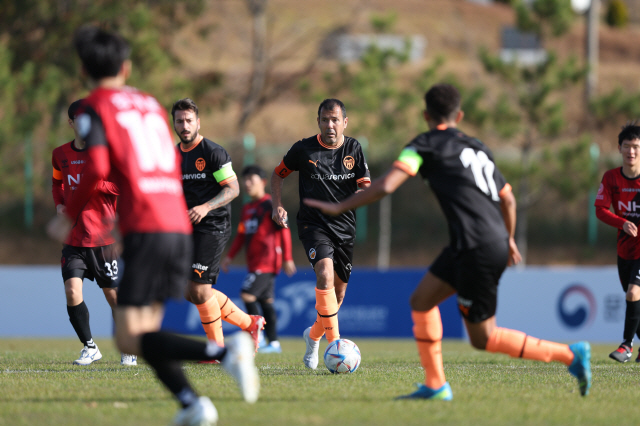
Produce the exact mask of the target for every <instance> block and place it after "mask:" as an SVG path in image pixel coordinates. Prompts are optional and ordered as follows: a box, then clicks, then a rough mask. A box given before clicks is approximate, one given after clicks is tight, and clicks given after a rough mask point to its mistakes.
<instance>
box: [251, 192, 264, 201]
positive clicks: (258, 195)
mask: <svg viewBox="0 0 640 426" xmlns="http://www.w3.org/2000/svg"><path fill="white" fill-rule="evenodd" d="M264 194H266V192H264V191H262V193H260V194H255V195H254V196H252V197H251V201H259V200H262V197H264Z"/></svg>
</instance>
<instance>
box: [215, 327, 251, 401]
mask: <svg viewBox="0 0 640 426" xmlns="http://www.w3.org/2000/svg"><path fill="white" fill-rule="evenodd" d="M226 344H227V345H226V348H227V353H226V354H225V356H224V358H223V359H222V366H223V367H224V369H225V370H226V371H227V373H229V374H230V375H231V376H232V377H233V378H234V379H236V381H237V382H238V386H239V387H240V392H241V393H242V397H243V398H244V400H245V401H247V402H248V403H250V404H253V403H254V402H256V401H257V400H258V394H259V393H260V377H259V376H258V369H257V368H256V366H255V364H254V361H253V359H254V354H255V350H254V347H253V346H254V345H253V341H252V340H251V336H249V334H248V333H245V332H244V331H240V332H238V333H235V334H234V335H233V336H231V337H230V338H229V339H228V340H227V342H226Z"/></svg>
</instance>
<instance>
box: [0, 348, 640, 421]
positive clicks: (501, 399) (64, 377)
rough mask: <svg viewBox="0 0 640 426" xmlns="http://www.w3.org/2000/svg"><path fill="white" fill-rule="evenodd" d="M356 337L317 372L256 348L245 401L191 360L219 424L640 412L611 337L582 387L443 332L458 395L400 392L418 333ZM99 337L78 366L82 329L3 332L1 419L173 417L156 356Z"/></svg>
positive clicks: (224, 379) (557, 367)
mask: <svg viewBox="0 0 640 426" xmlns="http://www.w3.org/2000/svg"><path fill="white" fill-rule="evenodd" d="M354 340H355V341H356V343H358V346H359V347H360V350H361V351H362V355H363V356H362V365H361V367H360V368H359V369H358V371H357V372H356V373H354V374H351V375H332V374H330V373H329V372H328V371H327V370H326V369H325V368H324V365H322V361H320V362H321V366H319V367H318V370H316V371H310V370H307V369H305V368H304V366H303V364H302V362H301V357H302V353H303V352H304V343H303V342H302V339H285V340H283V341H282V343H283V349H284V351H283V353H282V354H279V355H271V354H269V355H266V354H258V355H257V358H256V363H257V365H258V368H259V370H260V375H261V380H262V390H261V395H260V400H259V401H258V402H257V403H256V404H254V405H249V404H246V403H244V402H242V399H241V397H240V394H239V391H238V390H237V388H236V385H235V383H234V382H233V381H232V380H231V379H230V378H229V377H228V376H227V375H225V374H224V373H223V371H222V369H221V367H220V366H215V365H197V364H194V363H189V364H186V366H185V369H186V372H187V374H188V376H189V377H190V378H191V379H192V381H193V383H194V384H195V386H196V388H197V390H198V391H199V392H200V393H201V394H204V395H208V396H210V397H211V399H212V400H213V402H214V404H215V405H216V407H217V409H218V412H219V414H220V421H219V423H218V424H219V425H221V426H227V425H228V426H232V425H311V426H313V425H328V424H331V425H337V426H342V425H397V426H400V425H418V424H420V425H427V424H428V425H474V426H476V425H510V426H512V425H626V424H636V423H637V421H638V419H637V415H638V414H640V407H639V406H638V399H639V398H640V386H639V384H640V383H639V381H640V374H639V373H640V365H637V364H635V363H634V362H629V363H627V364H622V365H620V364H617V363H614V362H613V361H611V360H609V359H608V357H607V354H608V353H609V351H610V350H611V349H612V348H611V347H610V346H594V347H593V364H592V368H593V387H592V389H591V393H590V395H589V396H587V397H585V398H583V397H581V396H580V393H579V392H578V386H577V383H576V380H575V379H574V378H573V377H572V376H570V375H569V374H568V373H567V371H566V367H565V366H564V365H561V364H544V363H536V362H530V361H523V360H519V359H517V360H516V359H511V358H508V357H507V356H504V355H493V354H488V353H484V352H479V351H476V350H473V349H472V348H471V347H470V346H469V345H468V344H466V343H464V342H458V341H445V342H444V344H443V354H444V360H445V372H446V374H447V379H448V380H449V382H450V383H451V386H452V388H453V395H454V399H453V401H451V402H442V401H394V399H393V398H394V397H395V396H397V395H401V394H405V393H409V392H412V391H413V390H414V388H413V383H415V382H421V381H422V379H423V375H422V369H421V367H420V365H419V363H418V357H417V351H416V349H415V345H414V342H413V341H412V340H404V339H402V340H380V339H354ZM97 343H98V344H99V345H100V350H101V352H102V354H103V359H102V361H100V362H98V363H95V364H93V365H91V366H89V367H77V366H73V365H71V361H72V360H73V359H75V358H76V357H77V355H78V353H79V350H80V349H81V348H80V347H79V343H78V341H77V340H74V339H64V340H62V339H61V340H17V339H2V340H0V425H2V426H5V425H11V426H13V425H66V426H76V425H77V426H86V425H91V426H102V425H118V426H129V425H130V426H134V425H135V426H152V425H153V426H157V425H165V424H169V423H170V420H171V419H172V418H173V416H174V414H175V413H176V411H177V408H178V407H177V404H176V402H175V401H174V400H173V399H172V397H171V396H170V394H169V393H168V392H167V391H166V390H165V389H164V388H163V387H162V386H160V385H159V384H158V383H157V382H156V379H155V377H154V375H153V373H152V371H151V370H150V369H149V367H148V366H146V365H145V364H144V363H140V365H138V366H137V367H130V368H126V367H121V366H120V363H119V361H120V357H119V354H118V353H117V352H116V350H115V348H114V347H113V345H112V343H111V341H109V340H100V339H98V340H97ZM325 346H326V345H325V344H324V343H323V344H322V345H321V350H324V347H325Z"/></svg>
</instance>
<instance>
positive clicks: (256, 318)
mask: <svg viewBox="0 0 640 426" xmlns="http://www.w3.org/2000/svg"><path fill="white" fill-rule="evenodd" d="M249 316H250V317H251V325H250V326H249V327H248V328H247V329H246V330H244V331H246V332H247V333H249V334H250V335H251V337H252V338H253V345H254V346H255V349H254V353H255V352H257V351H258V347H259V346H260V331H261V330H264V325H265V324H266V321H265V320H264V317H261V316H260V315H249Z"/></svg>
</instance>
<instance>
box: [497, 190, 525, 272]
mask: <svg viewBox="0 0 640 426" xmlns="http://www.w3.org/2000/svg"><path fill="white" fill-rule="evenodd" d="M500 210H501V211H502V217H503V218H504V224H505V227H506V228H507V232H509V260H508V263H507V264H508V265H509V266H512V265H517V264H518V263H520V262H522V255H521V254H520V250H518V246H517V245H516V240H515V234H516V197H515V196H514V195H513V192H512V191H511V185H508V184H507V185H505V187H504V188H503V189H502V190H501V191H500Z"/></svg>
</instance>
